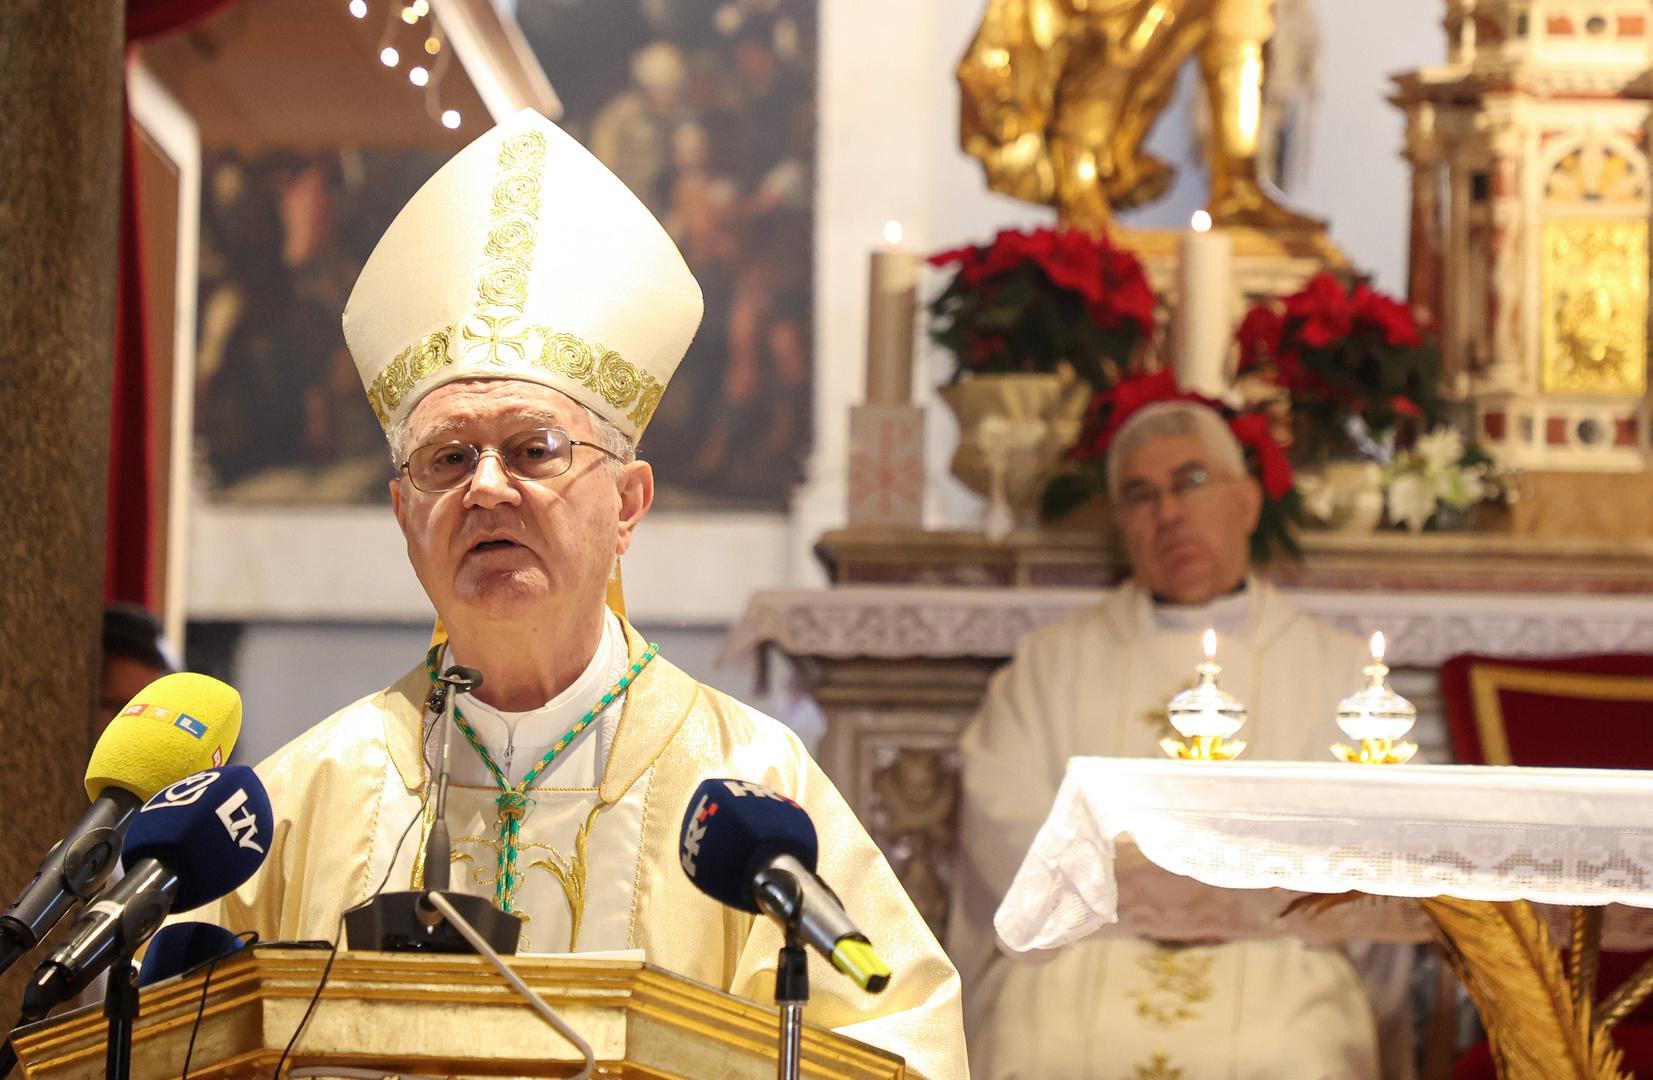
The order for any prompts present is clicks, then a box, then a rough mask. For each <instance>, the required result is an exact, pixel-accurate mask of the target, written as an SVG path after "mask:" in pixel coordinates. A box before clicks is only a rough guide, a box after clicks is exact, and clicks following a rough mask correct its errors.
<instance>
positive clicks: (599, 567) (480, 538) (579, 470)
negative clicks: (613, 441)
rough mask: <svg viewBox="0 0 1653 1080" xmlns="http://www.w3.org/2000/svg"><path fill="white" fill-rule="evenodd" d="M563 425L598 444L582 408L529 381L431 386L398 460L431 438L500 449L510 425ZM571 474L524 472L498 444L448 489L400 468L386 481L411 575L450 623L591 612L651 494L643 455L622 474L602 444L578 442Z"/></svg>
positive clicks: (513, 429) (513, 430) (512, 431)
mask: <svg viewBox="0 0 1653 1080" xmlns="http://www.w3.org/2000/svg"><path fill="white" fill-rule="evenodd" d="M533 428H561V429H562V430H564V431H566V432H567V433H568V434H569V435H571V436H572V437H573V438H575V439H580V440H584V441H588V442H595V441H596V439H597V434H596V432H595V431H594V430H592V425H591V422H590V419H589V418H588V416H587V415H586V412H585V410H584V409H583V408H582V407H581V406H580V405H579V404H577V403H576V402H574V401H573V400H572V399H570V398H568V397H566V396H564V395H563V394H561V393H558V392H557V391H555V390H552V389H550V388H549V387H545V386H540V385H539V384H537V383H528V382H517V381H512V380H499V379H494V380H482V379H478V380H467V381H462V382H453V383H448V384H446V385H444V386H440V387H437V388H436V389H435V390H432V391H431V392H430V393H429V394H427V395H426V396H425V397H424V398H423V399H422V400H421V401H420V402H419V403H418V405H416V406H414V409H413V412H412V413H411V414H410V415H409V418H408V426H407V437H406V440H405V442H404V444H403V445H402V446H401V447H400V448H399V454H400V458H401V460H403V461H405V460H406V459H407V456H408V455H409V454H411V453H412V452H413V451H415V450H416V449H418V448H419V447H421V446H425V445H428V444H431V443H447V442H458V443H470V444H473V445H475V446H476V447H478V448H479V449H482V450H484V451H487V450H489V449H494V450H497V449H498V448H499V447H500V446H501V445H502V444H503V443H505V442H506V441H507V440H509V439H511V437H512V436H514V435H517V434H518V433H520V432H522V431H525V430H529V429H533ZM572 449H573V459H572V461H571V463H570V464H569V467H568V471H567V472H564V473H562V474H561V475H559V476H555V477H552V478H550V479H547V480H520V479H517V478H516V477H513V476H511V475H510V474H508V473H507V472H506V471H505V468H504V465H503V463H502V458H501V456H500V455H499V454H497V453H483V454H482V456H481V458H480V460H479V461H478V462H477V465H476V471H475V472H474V473H472V474H471V476H470V477H469V479H468V480H466V481H465V482H464V483H462V484H460V486H458V487H456V488H453V489H452V490H449V491H439V492H428V491H421V490H419V489H418V488H417V487H415V486H414V485H413V483H412V482H411V481H410V479H409V478H408V475H407V473H406V472H402V473H400V474H398V476H397V478H396V479H394V480H392V481H391V483H390V491H391V501H392V505H393V506H394V509H395V512H396V521H397V523H398V524H399V525H401V528H402V535H403V537H404V538H406V540H407V551H408V559H409V561H410V562H412V564H413V569H414V572H415V573H416V574H417V575H418V577H419V582H420V584H422V585H423V586H424V587H425V592H426V594H427V595H428V596H429V597H430V599H431V602H432V603H433V604H434V605H435V606H436V610H437V612H438V613H439V614H441V615H442V616H443V618H444V619H446V620H448V621H449V622H450V623H451V622H455V621H460V620H464V621H471V620H476V619H483V620H497V621H502V622H517V621H525V620H532V621H538V622H545V621H548V620H549V621H552V622H557V621H566V620H570V619H574V618H577V617H578V615H579V614H580V613H587V612H590V611H594V610H599V609H600V608H601V605H602V603H603V596H604V593H605V591H606V589H607V583H608V577H609V572H610V570H611V568H612V567H613V564H614V560H615V559H616V558H617V557H618V556H620V555H622V554H624V553H625V551H626V549H627V548H628V547H629V546H630V545H631V538H632V535H633V530H634V529H635V527H636V525H637V523H638V522H639V521H640V520H641V519H642V517H643V515H644V514H645V513H647V511H648V505H649V503H650V501H652V498H653V490H654V489H653V476H652V473H651V472H650V469H649V466H648V465H647V464H646V463H643V462H632V463H631V464H628V465H625V466H623V467H621V468H620V469H619V470H618V471H617V470H616V469H615V468H614V467H612V466H611V464H610V463H609V459H608V458H607V457H606V456H605V455H603V454H602V453H601V452H600V451H598V450H596V449H594V448H592V447H589V446H575V447H573V448H572Z"/></svg>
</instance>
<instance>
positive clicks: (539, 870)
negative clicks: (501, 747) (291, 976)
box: [188, 625, 968, 1080]
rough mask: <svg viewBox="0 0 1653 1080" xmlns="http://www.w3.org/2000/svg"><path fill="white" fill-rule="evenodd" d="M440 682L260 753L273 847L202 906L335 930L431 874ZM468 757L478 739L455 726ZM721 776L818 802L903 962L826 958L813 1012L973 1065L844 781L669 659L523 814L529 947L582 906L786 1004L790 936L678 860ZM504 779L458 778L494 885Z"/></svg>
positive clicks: (617, 944)
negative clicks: (856, 972) (428, 700)
mask: <svg viewBox="0 0 1653 1080" xmlns="http://www.w3.org/2000/svg"><path fill="white" fill-rule="evenodd" d="M625 631H626V642H627V648H628V651H629V654H630V656H631V658H632V659H633V660H635V659H637V658H638V657H639V656H640V655H641V653H642V651H643V649H644V648H645V643H644V642H643V641H642V639H641V638H640V637H639V636H638V635H637V633H636V631H635V630H633V629H632V628H631V627H630V626H629V625H628V626H626V627H625ZM428 689H429V682H428V677H427V674H426V671H425V669H424V667H423V665H421V666H419V667H417V668H415V669H414V670H413V671H410V672H409V673H408V674H407V675H406V676H404V677H403V678H402V679H401V680H399V681H398V682H397V683H396V684H395V685H394V686H391V687H389V688H387V689H385V690H382V691H380V692H378V693H376V694H373V695H370V696H369V697H366V698H363V699H362V700H360V701H358V702H356V703H354V704H352V705H349V706H347V707H346V708H344V709H342V710H340V711H339V712H338V713H336V714H334V715H333V716H332V717H330V718H329V719H327V720H325V721H323V722H322V723H321V724H319V725H317V726H316V727H314V728H312V729H310V730H309V731H308V732H306V733H305V734H304V735H301V736H300V737H299V738H298V739H296V740H294V741H293V742H292V743H289V744H288V745H287V746H285V747H283V748H282V749H281V750H279V751H277V752H276V753H275V754H273V755H271V757H270V758H268V759H267V760H266V761H264V762H263V763H262V764H260V765H259V766H258V773H259V775H260V777H261V779H263V781H264V783H265V785H266V787H267V788H268V790H269V793H270V802H271V804H272V806H273V807H274V808H275V813H276V818H277V823H276V829H275V837H274V840H273V841H272V844H271V848H270V853H269V857H268V858H267V860H266V861H265V863H264V866H263V867H262V868H261V870H260V871H259V873H258V874H257V875H255V876H254V877H253V879H252V880H251V881H249V882H248V883H247V884H246V885H244V886H242V887H241V888H240V889H239V890H237V891H236V892H234V893H232V894H230V895H229V896H227V897H225V898H224V899H223V900H221V901H219V902H218V903H217V904H215V905H210V906H208V907H207V908H204V909H200V910H198V911H195V912H191V913H189V915H188V918H191V919H204V920H206V921H210V922H215V923H218V924H220V925H223V926H226V927H229V928H231V929H234V930H256V931H258V933H259V934H260V935H261V937H263V938H264V939H265V940H277V939H287V940H292V939H305V938H309V939H329V940H331V939H332V938H333V937H334V935H335V934H336V933H337V932H338V928H339V918H340V915H341V914H342V912H343V911H344V910H345V909H346V908H348V907H351V906H353V905H355V904H358V903H360V902H361V901H362V900H364V899H366V898H367V897H368V896H369V895H370V894H371V893H372V892H373V890H374V889H375V888H377V887H378V885H379V881H380V880H381V879H382V878H384V877H385V875H386V873H387V871H388V872H389V879H390V880H389V884H388V885H387V886H386V888H387V889H392V890H395V889H406V888H409V887H411V886H412V885H413V884H414V883H415V882H416V881H417V880H420V879H421V877H422V873H423V867H422V866H420V865H418V863H419V860H420V857H421V852H422V850H423V844H422V838H423V833H424V831H425V829H426V828H427V827H428V820H427V819H426V816H425V806H424V802H423V799H422V795H423V793H424V791H425V788H426V782H427V780H428V776H429V773H428V769H429V767H428V765H427V763H426V758H425V756H424V755H423V754H422V753H421V749H422V748H421V741H420V740H421V730H422V724H423V718H424V713H423V702H424V699H425V696H426V693H427V691H428ZM452 752H453V753H456V754H458V753H469V752H472V751H471V750H470V748H469V747H468V746H466V745H465V744H464V742H463V740H462V739H456V740H455V743H454V744H453V747H452ZM431 757H434V752H432V753H431ZM715 776H731V777H737V778H739V779H743V780H749V781H755V782H757V783H761V784H765V785H768V786H770V787H773V788H775V789H777V790H779V791H781V792H784V793H786V794H787V795H789V796H790V797H792V798H793V799H795V800H796V801H797V802H798V803H799V804H800V805H801V806H803V807H804V808H805V809H806V810H808V811H809V814H810V817H811V818H813V819H814V821H815V825H816V828H817V830H818V832H819V834H820V837H821V855H820V872H821V876H822V877H823V879H825V880H826V881H827V882H829V883H830V884H832V885H833V887H834V888H835V889H837V890H838V892H839V893H840V895H841V896H843V897H844V898H845V901H846V905H847V907H848V909H849V912H850V914H851V916H852V917H853V918H855V920H856V921H857V923H858V924H859V925H860V926H861V928H862V929H864V930H865V931H866V932H867V933H868V934H869V935H870V936H871V937H872V939H873V941H874V943H875V944H876V946H877V947H878V951H879V954H880V955H881V956H882V957H883V958H884V959H885V961H886V962H888V964H889V965H890V967H891V968H892V969H893V970H894V972H895V977H894V978H893V979H892V980H891V982H890V985H889V988H888V989H887V990H886V991H885V992H884V993H883V994H880V995H876V996H874V995H868V994H863V993H862V992H861V991H859V990H858V989H856V987H855V986H854V984H853V983H851V982H850V981H849V980H848V979H846V978H845V977H844V976H842V975H840V974H839V973H838V972H836V971H834V970H832V969H831V968H830V967H829V966H828V965H827V964H826V963H825V962H824V961H821V960H820V958H818V957H816V956H814V955H811V956H810V961H809V963H810V1004H809V1008H808V1011H807V1013H806V1017H807V1019H809V1020H810V1021H811V1022H813V1023H817V1024H822V1025H825V1026H827V1027H831V1028H835V1029H837V1030H838V1031H840V1032H842V1033H844V1034H846V1035H849V1036H851V1037H853V1038H856V1039H861V1040H863V1041H865V1042H868V1043H871V1044H873V1045H875V1046H878V1047H881V1048H884V1049H887V1050H890V1051H893V1052H895V1053H898V1054H901V1055H903V1056H904V1057H905V1058H906V1059H907V1062H908V1067H909V1070H911V1071H912V1072H913V1074H915V1075H920V1076H925V1077H929V1078H931V1080H953V1078H960V1077H966V1076H967V1075H968V1073H967V1069H966V1065H965V1056H964V1035H963V1027H962V1014H961V1009H960V1003H959V981H958V975H957V973H956V972H955V971H954V969H953V966H952V964H951V963H950V962H949V961H948V959H947V957H946V955H945V954H944V953H943V952H942V950H941V947H940V946H939V945H938V944H937V942H936V940H935V938H934V936H933V935H931V933H930V931H929V930H928V928H927V927H926V926H925V924H924V921H923V919H922V918H921V917H920V916H919V914H918V912H917V910H916V909H914V907H913V905H912V903H911V901H910V900H908V898H907V895H906V893H905V892H904V891H903V890H902V888H901V886H900V884H899V883H898V882H897V880H896V878H895V874H894V872H893V871H892V870H891V869H890V867H889V865H888V863H886V862H885V860H884V857H883V855H882V854H881V853H880V852H879V850H878V848H877V846H876V845H875V844H874V843H873V841H872V839H871V838H870V837H869V836H868V835H867V834H866V831H865V830H864V829H863V828H862V827H861V824H860V822H859V821H857V820H856V818H855V816H854V814H853V813H852V812H851V811H850V809H849V806H848V805H847V804H846V803H845V802H844V800H843V798H842V796H840V795H839V794H838V792H837V790H836V789H835V788H834V787H833V786H832V783H831V782H830V781H829V780H828V779H827V778H826V775H825V774H824V773H822V772H821V770H820V768H819V767H818V766H817V765H816V764H815V762H814V761H813V760H812V759H811V758H810V757H809V755H808V753H807V752H806V751H805V750H804V749H803V746H802V744H801V743H800V742H799V741H798V739H797V737H796V736H795V735H793V734H792V732H790V731H789V730H787V729H786V728H785V727H784V726H783V725H782V724H780V723H779V722H777V721H775V720H773V719H771V718H769V717H767V716H764V715H762V714H761V713H758V712H756V711H755V710H752V709H750V708H748V707H746V706H745V705H743V704H741V703H740V702H738V701H735V700H734V699H732V698H730V697H728V696H727V695H725V694H722V693H720V692H718V691H716V690H714V689H712V688H711V687H708V686H705V685H702V684H700V683H698V682H696V681H695V680H694V679H693V678H691V677H690V676H688V675H686V674H685V673H684V672H682V671H681V670H679V669H678V668H676V667H675V666H673V665H672V664H671V663H670V662H669V661H667V660H666V659H665V658H663V657H657V658H656V659H655V660H654V661H653V662H652V663H650V664H649V665H648V667H646V668H645V669H644V670H643V673H642V674H641V675H640V676H639V677H638V678H637V680H636V681H635V682H634V683H633V684H632V685H631V687H630V689H629V690H628V691H627V694H626V697H625V701H624V703H623V706H622V711H621V715H620V718H619V722H618V724H617V726H616V729H615V732H614V736H613V742H612V745H611V746H610V748H609V750H608V753H607V755H606V760H605V762H604V766H603V771H602V775H601V779H600V783H599V784H598V786H597V787H596V788H595V789H593V788H572V787H570V788H557V787H556V786H555V784H556V782H557V778H556V776H555V774H554V773H553V774H552V775H550V776H548V777H547V778H546V781H547V786H546V789H545V790H544V791H540V792H537V793H536V794H537V796H538V799H537V802H536V805H535V806H534V808H533V810H532V811H531V812H530V813H529V815H528V816H527V817H526V818H525V820H524V821H523V827H522V836H523V840H524V844H523V846H522V853H521V857H520V863H519V866H520V871H519V873H520V878H521V883H520V884H519V886H518V888H517V895H516V897H515V903H516V905H518V906H520V907H521V908H522V910H523V911H524V913H526V914H527V915H528V916H529V918H528V921H527V922H526V923H525V926H524V932H525V936H526V938H527V942H528V947H525V949H524V951H530V949H531V951H534V952H565V951H570V941H569V937H570V935H571V933H572V931H573V929H574V925H573V924H574V922H575V921H576V913H578V914H577V919H578V921H579V923H580V925H579V931H578V941H577V943H576V944H575V948H576V949H577V950H583V951H601V950H612V949H641V950H643V952H644V953H645V955H646V957H647V959H648V960H649V961H650V962H651V963H654V964H658V965H660V966H661V967H664V968H667V969H669V970H672V971H675V972H677V973H679V974H682V975H685V976H687V977H689V978H691V979H696V980H699V981H701V982H704V983H708V984H710V985H712V986H717V987H722V988H724V989H726V990H728V991H729V992H731V993H734V994H737V995H739V996H741V997H746V998H749V999H752V1000H755V1001H759V1002H764V1003H769V1002H772V1001H773V991H774V966H775V957H776V953H777V952H778V950H779V949H780V946H781V939H780V934H779V931H778V930H776V929H775V927H774V925H773V924H772V923H771V922H770V921H769V920H768V919H766V918H755V917H753V916H751V915H747V914H744V913H742V912H738V911H735V910H732V909H729V908H725V907H723V906H722V905H720V904H718V903H717V902H716V901H714V900H712V899H710V898H709V897H707V896H705V895H704V894H702V893H701V892H699V891H698V890H697V889H696V888H695V887H694V885H693V884H692V883H691V882H690V881H689V880H688V878H687V876H686V875H685V874H684V873H683V869H682V867H681V865H680V864H679V862H678V853H677V844H678V829H679V826H680V824H681V821H682V817H683V812H684V809H685V805H686V803H687V801H688V798H689V796H690V794H691V793H692V792H693V791H694V789H695V787H696V785H698V784H699V782H700V781H701V780H702V779H705V778H707V777H715ZM494 794H495V793H494V792H491V791H488V790H485V789H481V788H459V787H456V788H454V789H452V790H451V791H450V793H449V807H448V821H449V827H450V829H451V830H452V833H453V836H454V845H453V847H454V860H455V866H454V871H453V887H454V888H455V889H457V890H460V891H464V892H470V893H477V894H480V895H485V896H489V897H492V896H493V894H494V886H493V875H494V873H495V865H494V863H493V859H494V858H495V855H496V853H497V849H496V848H495V847H493V846H491V845H492V844H494V843H496V842H497V837H498V832H499V830H498V818H497V813H496V812H495V811H494V809H493V796H494ZM416 819H417V821H418V823H417V824H413V827H412V829H411V831H409V832H408V834H407V839H406V840H405V841H403V842H402V844H401V848H400V850H399V851H397V850H396V849H397V841H398V838H399V837H400V836H401V835H402V834H403V832H404V830H407V829H408V826H409V825H410V823H413V822H415V820H416ZM582 829H584V830H585V831H586V833H587V836H586V843H585V845H584V847H585V851H586V858H585V859H584V860H581V859H580V858H579V848H580V845H579V844H578V843H577V837H578V834H579V833H580V832H581V830H582Z"/></svg>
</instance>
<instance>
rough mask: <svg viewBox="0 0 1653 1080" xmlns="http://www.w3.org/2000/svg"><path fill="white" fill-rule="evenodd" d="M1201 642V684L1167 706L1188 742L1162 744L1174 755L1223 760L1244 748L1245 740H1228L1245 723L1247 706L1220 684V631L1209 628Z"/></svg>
mask: <svg viewBox="0 0 1653 1080" xmlns="http://www.w3.org/2000/svg"><path fill="white" fill-rule="evenodd" d="M1200 643H1201V645H1203V646H1204V648H1205V662H1204V663H1202V664H1199V665H1197V666H1196V667H1195V668H1194V672H1195V674H1197V675H1198V676H1199V681H1198V683H1196V684H1195V685H1194V686H1193V687H1192V688H1190V689H1188V690H1184V691H1182V692H1181V693H1179V694H1177V695H1176V696H1175V697H1173V698H1172V699H1171V700H1170V701H1169V702H1167V703H1166V706H1165V713H1166V717H1167V718H1168V719H1169V720H1170V721H1171V726H1172V727H1173V728H1175V729H1176V732H1177V734H1178V735H1181V736H1182V737H1183V738H1184V739H1187V740H1189V742H1187V743H1179V742H1177V741H1176V740H1175V739H1164V740H1161V741H1160V746H1161V748H1163V749H1164V750H1165V752H1166V753H1167V754H1170V755H1171V756H1172V757H1181V758H1195V759H1199V760H1206V761H1213V760H1216V761H1221V760H1226V759H1227V758H1231V757H1234V756H1235V755H1237V754H1239V753H1240V751H1242V750H1244V749H1245V743H1243V742H1229V741H1228V740H1229V739H1231V738H1232V736H1233V735H1234V733H1235V732H1237V731H1239V730H1240V727H1241V726H1242V725H1243V724H1244V723H1245V720H1246V709H1245V706H1244V705H1243V704H1241V703H1240V701H1239V700H1238V699H1237V698H1235V697H1234V696H1233V695H1232V694H1230V693H1228V692H1227V691H1226V690H1224V689H1222V688H1221V687H1220V686H1218V685H1217V676H1218V675H1221V674H1222V671H1223V669H1222V667H1221V666H1220V665H1218V663H1217V631H1215V630H1207V631H1206V632H1205V635H1204V637H1202V638H1201V639H1200Z"/></svg>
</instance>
